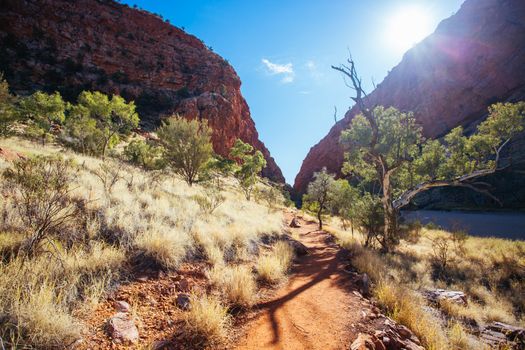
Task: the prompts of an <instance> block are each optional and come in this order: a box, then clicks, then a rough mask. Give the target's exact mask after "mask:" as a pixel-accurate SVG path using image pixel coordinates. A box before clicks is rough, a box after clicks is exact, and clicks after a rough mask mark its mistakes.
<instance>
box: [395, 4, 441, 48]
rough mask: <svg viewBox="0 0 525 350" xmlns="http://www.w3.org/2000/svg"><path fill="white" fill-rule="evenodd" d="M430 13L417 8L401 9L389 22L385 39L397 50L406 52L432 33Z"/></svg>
mask: <svg viewBox="0 0 525 350" xmlns="http://www.w3.org/2000/svg"><path fill="white" fill-rule="evenodd" d="M431 22H432V21H431V19H430V16H429V14H428V12H427V11H426V10H425V9H423V8H421V7H417V6H412V7H405V8H400V9H398V10H397V11H396V12H394V13H393V14H392V16H391V17H390V18H389V20H388V21H387V25H386V28H385V29H386V33H385V37H386V39H387V43H388V44H389V45H390V46H391V47H392V48H393V49H395V50H397V51H401V52H405V51H407V50H408V49H410V48H411V47H412V46H414V44H417V43H418V42H420V41H421V40H423V39H424V38H425V37H426V36H428V35H429V34H430V33H432V29H433V28H432V23H431Z"/></svg>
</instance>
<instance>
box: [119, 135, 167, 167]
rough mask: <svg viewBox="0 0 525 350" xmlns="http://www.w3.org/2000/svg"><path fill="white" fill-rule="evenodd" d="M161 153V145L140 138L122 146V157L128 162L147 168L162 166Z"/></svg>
mask: <svg viewBox="0 0 525 350" xmlns="http://www.w3.org/2000/svg"><path fill="white" fill-rule="evenodd" d="M162 153H163V149H162V147H158V146H154V145H151V144H149V143H147V142H145V141H142V140H133V141H131V142H130V143H129V144H128V145H127V146H126V147H125V148H124V157H125V158H126V160H127V161H128V162H130V163H131V164H134V165H138V166H140V167H142V168H144V169H147V170H157V169H161V168H163V165H164V164H163V163H164V162H163V160H162Z"/></svg>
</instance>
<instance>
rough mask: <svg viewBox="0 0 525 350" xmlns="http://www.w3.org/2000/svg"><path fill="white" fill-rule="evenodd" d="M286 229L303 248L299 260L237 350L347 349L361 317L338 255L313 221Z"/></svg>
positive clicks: (361, 307) (263, 306) (358, 304)
mask: <svg viewBox="0 0 525 350" xmlns="http://www.w3.org/2000/svg"><path fill="white" fill-rule="evenodd" d="M291 218H292V216H291V214H287V219H288V222H289V220H291ZM299 222H300V224H301V227H300V228H297V229H291V230H293V231H295V232H297V233H298V234H299V238H300V241H301V242H302V243H303V244H305V245H306V246H307V247H308V248H309V255H306V256H304V257H301V258H299V259H298V260H297V261H296V263H295V265H294V267H293V270H292V273H291V275H290V279H289V281H288V283H287V284H286V285H285V286H284V287H282V288H281V289H280V290H279V291H278V292H277V293H276V295H275V296H274V297H273V298H272V299H271V300H269V301H266V302H264V303H261V304H259V305H258V307H259V308H260V309H261V315H260V316H259V317H258V318H257V319H256V320H255V321H254V322H253V324H252V325H250V326H248V330H247V332H246V334H245V335H244V336H243V337H242V338H241V339H240V340H239V346H238V347H237V349H243V350H248V349H283V350H284V349H287V350H294V349H323V350H327V349H348V347H349V345H350V344H351V340H352V339H354V338H355V337H356V335H357V334H355V328H354V329H353V330H352V329H351V326H354V325H355V324H356V323H358V322H359V321H360V320H361V318H362V316H361V314H362V312H361V310H362V309H363V304H362V300H361V299H360V298H359V297H358V296H356V295H355V294H353V293H352V290H355V289H356V288H355V286H354V285H352V281H351V280H350V278H349V275H348V274H347V273H346V272H345V271H344V267H345V262H347V260H346V259H345V258H344V253H343V252H342V251H341V250H340V249H338V247H337V246H336V245H335V244H334V243H331V242H330V235H328V234H327V233H326V232H324V231H318V230H317V224H316V223H315V222H306V221H304V220H302V219H300V220H299Z"/></svg>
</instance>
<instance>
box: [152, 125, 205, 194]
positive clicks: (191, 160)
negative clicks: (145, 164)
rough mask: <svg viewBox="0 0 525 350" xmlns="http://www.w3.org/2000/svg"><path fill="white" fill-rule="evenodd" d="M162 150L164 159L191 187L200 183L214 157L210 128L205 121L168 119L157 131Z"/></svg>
mask: <svg viewBox="0 0 525 350" xmlns="http://www.w3.org/2000/svg"><path fill="white" fill-rule="evenodd" d="M157 133H158V135H159V137H160V139H161V142H162V144H163V145H164V148H165V150H166V151H165V159H166V161H167V163H168V164H169V165H170V166H171V167H172V168H173V170H174V171H175V172H177V173H178V174H179V175H181V176H182V177H183V178H184V180H185V181H186V182H187V183H188V184H189V185H190V186H191V185H192V184H193V183H195V182H196V181H198V180H199V177H200V176H201V175H202V174H203V172H204V170H205V167H206V164H207V163H208V161H209V160H210V158H211V156H212V154H213V147H212V144H211V129H210V127H209V126H208V124H207V123H206V122H205V121H199V120H197V119H193V120H186V119H184V118H182V117H180V116H174V117H172V118H170V119H168V120H167V121H166V122H164V124H163V125H162V126H161V127H160V128H159V129H158V131H157Z"/></svg>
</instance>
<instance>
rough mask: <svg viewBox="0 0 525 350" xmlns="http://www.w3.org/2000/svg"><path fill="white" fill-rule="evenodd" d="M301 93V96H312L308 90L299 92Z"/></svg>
mask: <svg viewBox="0 0 525 350" xmlns="http://www.w3.org/2000/svg"><path fill="white" fill-rule="evenodd" d="M299 93H300V94H301V95H310V91H306V90H302V91H299Z"/></svg>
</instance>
